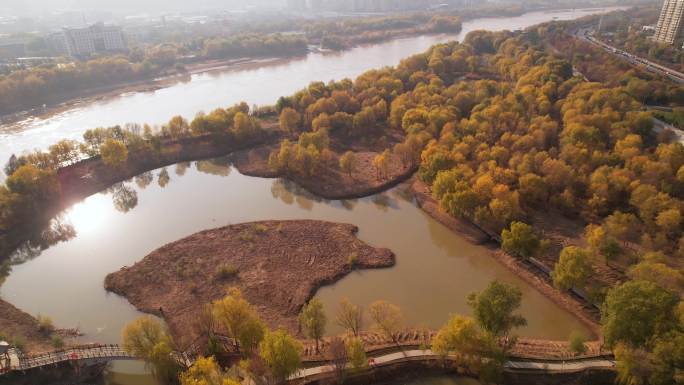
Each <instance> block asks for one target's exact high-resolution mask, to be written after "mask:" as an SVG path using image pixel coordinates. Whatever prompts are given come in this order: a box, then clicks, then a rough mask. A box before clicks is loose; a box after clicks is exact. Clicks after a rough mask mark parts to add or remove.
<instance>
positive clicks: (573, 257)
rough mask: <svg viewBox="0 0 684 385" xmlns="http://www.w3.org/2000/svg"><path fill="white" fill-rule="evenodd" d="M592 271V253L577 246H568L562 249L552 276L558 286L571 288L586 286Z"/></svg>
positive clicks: (566, 288) (564, 288)
mask: <svg viewBox="0 0 684 385" xmlns="http://www.w3.org/2000/svg"><path fill="white" fill-rule="evenodd" d="M592 271H593V268H592V266H591V253H590V252H589V251H588V250H585V249H582V248H579V247H576V246H568V247H565V248H563V250H562V251H561V253H560V258H559V260H558V262H557V263H556V266H554V268H553V271H552V272H551V278H552V279H553V284H554V285H555V286H556V287H557V288H560V289H563V290H569V289H571V288H572V287H582V286H584V285H585V284H586V283H587V279H588V278H589V276H590V275H591V272H592Z"/></svg>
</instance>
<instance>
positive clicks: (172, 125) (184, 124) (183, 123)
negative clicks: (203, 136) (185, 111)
mask: <svg viewBox="0 0 684 385" xmlns="http://www.w3.org/2000/svg"><path fill="white" fill-rule="evenodd" d="M166 129H167V130H168V133H169V135H170V136H171V137H172V138H174V139H177V138H180V137H181V136H184V135H186V134H187V133H188V130H190V125H189V124H188V121H187V120H185V119H184V118H183V117H182V116H174V117H173V118H171V120H169V123H168V124H167V125H166Z"/></svg>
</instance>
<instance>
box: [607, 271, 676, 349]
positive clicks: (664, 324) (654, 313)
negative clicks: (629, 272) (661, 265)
mask: <svg viewBox="0 0 684 385" xmlns="http://www.w3.org/2000/svg"><path fill="white" fill-rule="evenodd" d="M678 302H679V300H678V298H677V296H676V295H674V294H672V293H670V292H668V291H667V290H665V289H662V288H660V287H658V286H657V285H656V284H654V283H652V282H647V281H629V282H625V283H623V284H622V285H620V286H618V287H615V288H613V289H611V290H610V291H609V292H608V295H607V296H606V300H605V302H604V303H603V306H602V308H601V325H602V330H603V335H604V338H605V341H606V344H608V346H615V344H617V343H619V342H622V343H625V344H627V345H629V346H632V347H639V346H644V344H646V343H647V342H649V341H650V340H651V338H653V337H655V336H658V335H662V334H663V333H666V332H668V331H669V330H671V329H672V327H673V325H674V322H675V321H674V320H675V308H676V306H677V304H678Z"/></svg>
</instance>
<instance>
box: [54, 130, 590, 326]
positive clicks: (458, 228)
mask: <svg viewBox="0 0 684 385" xmlns="http://www.w3.org/2000/svg"><path fill="white" fill-rule="evenodd" d="M280 138H281V136H280V134H279V133H278V132H277V131H271V132H270V133H269V134H268V135H266V136H265V137H263V138H257V139H253V140H251V141H250V142H249V143H242V144H234V143H228V144H226V143H224V144H223V145H216V144H215V143H213V142H207V139H208V138H207V137H191V138H185V139H182V140H180V141H175V142H174V141H169V142H167V146H166V147H168V148H171V149H173V150H168V151H166V150H165V151H164V153H165V155H164V156H161V157H158V158H154V159H150V158H145V157H143V160H144V161H140V162H137V163H135V164H134V166H133V167H127V168H126V169H125V170H120V171H117V172H109V171H107V170H110V169H109V168H107V167H106V166H104V165H103V164H102V161H101V160H100V159H99V158H92V159H88V160H84V161H81V162H79V163H77V164H74V165H71V166H67V167H65V168H62V169H60V170H59V174H60V178H61V180H62V181H63V183H66V185H67V186H68V187H69V188H68V189H67V192H68V194H65V199H63V200H62V201H61V202H60V206H59V209H58V210H57V209H55V210H56V211H61V210H63V209H65V208H66V207H69V205H71V204H73V203H74V202H76V201H78V200H81V199H84V198H85V197H87V196H89V195H92V194H95V193H97V192H99V191H103V190H104V189H106V188H107V187H109V186H111V185H113V184H116V183H118V182H121V181H124V180H127V179H130V178H131V177H133V176H136V175H139V174H140V173H143V172H146V171H149V170H153V169H157V168H159V167H164V166H168V165H171V164H175V163H179V162H184V161H194V160H201V159H207V158H213V157H217V156H223V155H226V154H229V156H230V158H231V159H233V160H235V159H236V156H237V155H238V154H245V153H248V152H249V151H252V150H254V149H258V148H263V147H265V146H266V147H267V146H268V143H271V144H273V143H276V142H277V141H278V140H279V139H280ZM243 160H244V159H243ZM240 166H241V165H240V162H239V161H238V162H236V164H235V167H236V168H237V169H238V171H239V172H240V173H241V174H244V175H250V176H256V177H263V178H275V177H279V175H278V174H277V173H274V172H270V171H269V172H265V171H264V169H261V170H260V171H259V170H256V171H255V170H248V169H247V170H246V169H245V168H244V167H240ZM257 169H258V167H257ZM416 169H417V166H411V167H408V168H406V169H404V168H399V169H398V170H399V171H398V172H396V173H393V174H392V175H391V176H390V177H389V178H387V180H383V181H381V182H379V185H378V186H374V187H370V188H369V187H367V186H361V185H359V184H353V187H354V188H355V189H357V190H355V191H352V193H346V194H341V193H340V191H339V190H338V189H324V188H317V189H314V188H312V186H314V187H315V186H317V185H316V184H312V183H302V181H301V180H298V178H296V177H291V176H282V177H284V178H287V179H289V180H291V181H293V182H294V183H296V184H298V185H300V186H301V187H303V188H304V189H305V190H306V191H309V192H310V193H312V194H314V195H316V196H319V197H322V198H324V199H352V198H358V197H366V196H370V195H374V194H376V193H379V192H382V191H386V190H388V189H390V188H392V187H394V186H396V185H398V184H400V183H402V182H405V181H406V180H410V178H412V177H413V175H414V173H415V171H416ZM96 170H104V171H107V172H105V173H104V176H103V177H102V178H100V177H97V178H84V176H86V175H88V174H89V173H90V172H94V171H95V172H96ZM62 178H63V179H62ZM420 183H422V182H419V181H416V180H414V181H413V182H412V183H411V187H410V192H411V194H412V195H413V196H414V198H415V199H416V203H417V204H418V206H419V207H420V208H421V209H422V210H423V211H424V212H426V213H427V214H428V215H430V216H431V217H433V218H434V219H436V220H437V221H438V222H440V223H441V224H443V225H445V226H446V227H448V228H449V229H450V230H451V231H453V232H454V233H456V234H457V235H459V236H462V237H464V238H466V239H467V240H468V241H470V242H472V243H474V244H483V243H486V242H488V241H489V240H490V237H489V236H488V235H487V234H486V233H484V232H483V231H482V230H481V229H479V228H478V227H477V226H474V225H473V224H472V223H470V222H468V221H466V220H462V219H458V218H454V217H451V216H450V215H448V214H445V213H443V212H442V211H441V210H440V209H439V205H438V204H437V202H435V201H434V199H433V198H432V196H431V195H430V193H429V189H427V186H425V185H424V184H423V186H422V188H421V187H420ZM360 187H363V188H362V189H359V188H360ZM328 191H333V192H332V193H330V194H328V193H327V192H328ZM491 256H492V257H493V258H495V259H496V260H497V261H498V262H499V263H502V264H503V265H504V266H505V267H506V268H508V270H510V271H511V272H512V273H514V274H515V275H516V276H518V277H520V278H521V279H523V280H524V281H525V282H527V283H528V284H530V285H531V286H533V287H534V288H535V289H536V290H537V291H538V292H540V293H541V294H543V295H544V296H545V297H547V298H549V299H551V300H552V301H553V302H554V303H556V304H557V305H559V306H560V307H562V308H563V309H564V310H566V311H568V312H569V313H571V314H572V315H573V316H575V317H576V318H577V319H578V320H580V321H581V322H582V323H583V324H585V325H586V326H588V327H589V329H590V330H591V331H592V332H593V333H594V334H595V335H596V336H600V330H599V327H598V324H597V323H596V322H595V320H594V318H592V316H591V314H589V313H588V312H586V308H585V307H583V306H582V303H581V302H579V301H578V300H577V299H575V298H573V297H571V296H569V295H567V294H565V293H561V292H560V291H558V290H557V289H555V288H554V287H552V286H551V285H550V284H549V283H548V280H545V279H544V278H543V277H540V276H539V275H538V274H536V273H535V272H532V271H530V269H529V268H528V267H526V266H525V265H523V264H522V263H521V262H520V261H517V260H516V259H515V258H513V257H511V256H508V255H506V254H505V253H503V252H501V251H500V250H498V251H493V252H492V253H491Z"/></svg>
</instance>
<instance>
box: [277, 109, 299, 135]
mask: <svg viewBox="0 0 684 385" xmlns="http://www.w3.org/2000/svg"><path fill="white" fill-rule="evenodd" d="M301 119H302V118H301V116H300V115H299V112H297V110H295V109H294V108H290V107H286V108H283V110H282V111H281V112H280V118H279V123H280V129H281V130H283V131H287V132H289V133H291V134H293V133H295V132H297V127H298V126H299V122H300V121H301Z"/></svg>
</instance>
